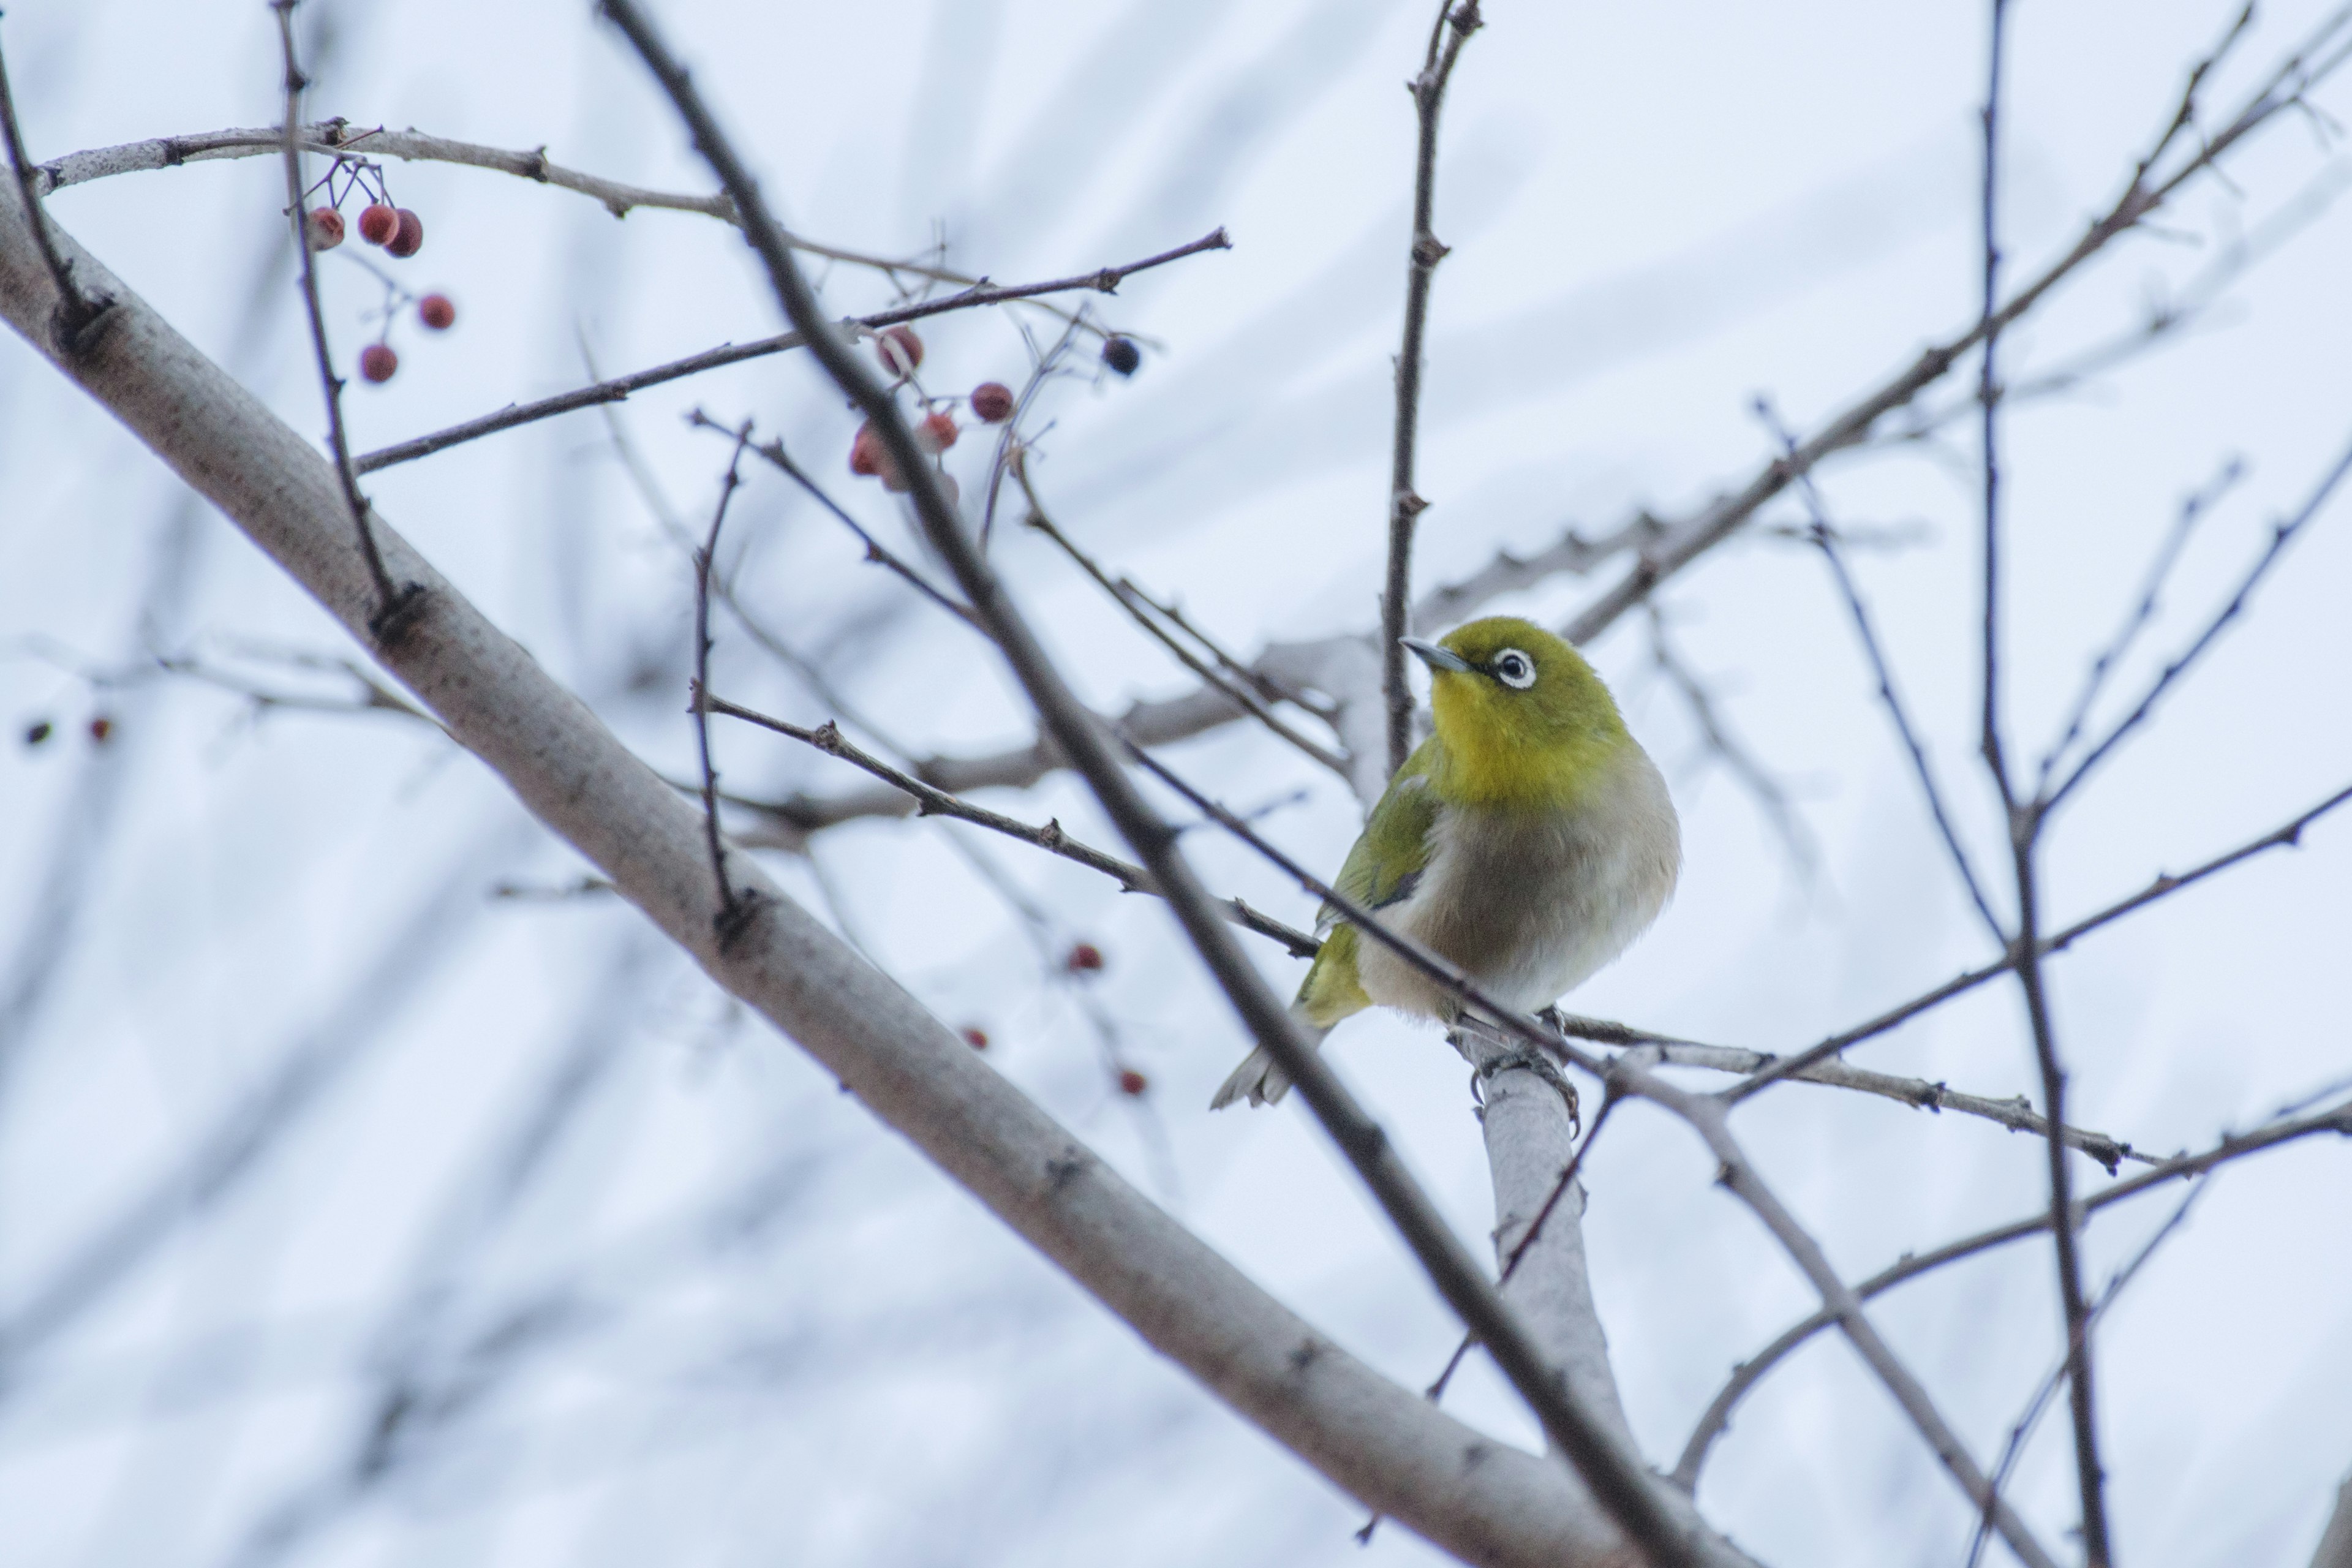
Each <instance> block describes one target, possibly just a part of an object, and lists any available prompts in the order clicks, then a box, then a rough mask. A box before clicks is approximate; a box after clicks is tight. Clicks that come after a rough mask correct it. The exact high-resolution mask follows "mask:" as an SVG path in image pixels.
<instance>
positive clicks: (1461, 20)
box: [1381, 0, 1485, 773]
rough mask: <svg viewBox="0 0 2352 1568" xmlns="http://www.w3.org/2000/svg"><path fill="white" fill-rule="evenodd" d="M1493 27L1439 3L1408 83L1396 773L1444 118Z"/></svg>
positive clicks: (1389, 686) (1441, 252) (1395, 463)
mask: <svg viewBox="0 0 2352 1568" xmlns="http://www.w3.org/2000/svg"><path fill="white" fill-rule="evenodd" d="M1484 25H1485V22H1484V18H1482V17H1481V16H1479V15H1478V0H1462V3H1461V5H1459V6H1456V5H1454V0H1438V5H1437V20H1436V22H1435V23H1434V24H1433V26H1431V28H1430V30H1429V50H1428V54H1427V56H1426V58H1423V61H1422V65H1421V74H1420V75H1418V76H1416V77H1414V78H1413V79H1412V80H1411V81H1410V82H1407V83H1406V84H1405V86H1406V88H1407V89H1408V90H1410V91H1411V92H1412V108H1413V115H1414V118H1415V119H1416V121H1418V122H1419V125H1420V136H1419V139H1418V141H1417V142H1415V146H1414V155H1413V175H1412V248H1411V250H1410V251H1409V252H1408V254H1407V257H1406V265H1405V275H1404V342H1403V345H1402V347H1401V348H1399V349H1398V351H1397V362H1396V433H1395V437H1394V438H1393V440H1392V442H1391V448H1390V458H1389V566H1388V581H1387V586H1386V587H1385V589H1384V590H1383V591H1382V593H1381V695H1382V697H1383V699H1384V700H1385V703H1386V707H1387V711H1388V737H1389V752H1388V766H1389V772H1390V773H1395V772H1396V771H1397V770H1398V769H1399V768H1401V767H1402V766H1404V759H1405V756H1406V754H1407V753H1408V752H1411V751H1412V687H1410V686H1408V685H1407V684H1406V683H1405V676H1404V642H1403V640H1402V639H1403V638H1404V637H1405V636H1406V635H1407V634H1408V633H1409V632H1411V631H1412V627H1411V626H1408V625H1406V623H1405V617H1406V615H1407V607H1408V605H1410V604H1411V602H1412V533H1413V525H1414V524H1415V522H1416V521H1419V519H1420V517H1421V514H1422V513H1423V511H1425V510H1428V508H1429V503H1428V502H1427V501H1425V500H1422V498H1421V495H1420V493H1419V492H1418V491H1417V490H1415V489H1413V477H1412V468H1413V457H1414V452H1415V449H1416V448H1417V447H1418V446H1419V445H1420V440H1421V360H1422V339H1423V336H1424V335H1425V334H1426V332H1427V331H1428V327H1429V285H1430V279H1431V277H1432V275H1433V274H1434V273H1435V272H1436V270H1437V264H1438V263H1439V262H1441V261H1443V260H1444V259H1445V252H1446V247H1445V246H1444V244H1443V243H1441V242H1440V241H1439V239H1438V237H1437V233H1436V230H1435V229H1434V227H1433V224H1434V223H1435V222H1436V207H1437V117H1438V113H1439V111H1440V110H1443V109H1444V106H1445V87H1446V84H1447V83H1448V82H1450V81H1452V80H1453V79H1454V61H1456V60H1458V59H1460V58H1462V46H1463V45H1464V44H1466V43H1468V42H1469V41H1470V35H1471V34H1473V33H1475V32H1476V31H1477V30H1478V29H1479V28H1480V27H1481V26H1484Z"/></svg>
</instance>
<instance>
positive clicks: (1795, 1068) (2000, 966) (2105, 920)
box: [1723, 784, 2352, 1105]
mask: <svg viewBox="0 0 2352 1568" xmlns="http://www.w3.org/2000/svg"><path fill="white" fill-rule="evenodd" d="M2347 800H2352V784H2347V786H2345V787H2344V788H2342V789H2340V790H2337V791H2336V793H2335V794H2334V795H2329V796H2328V797H2327V798H2326V800H2323V801H2321V802H2319V804H2317V805H2314V806H2312V807H2310V808H2309V809H2307V810H2305V811H2302V812H2299V813H2297V814H2296V815H2295V816H2292V817H2289V818H2288V819H2287V820H2286V821H2284V822H2283V823H2281V824H2280V825H2279V826H2276V827H2274V828H2272V829H2271V830H2270V831H2269V832H2267V833H2265V834H2263V836H2262V837H2259V838H2253V839H2249V840H2248V841H2247V842H2245V843H2243V844H2241V845H2240V846H2238V847H2236V848H2235V849H2231V850H2229V851H2227V852H2225V853H2223V854H2221V855H2217V856H2215V857H2214V858H2212V859H2210V860H2208V861H2206V862H2205V863H2204V864H2202V865H2200V866H2198V867H2195V868H2192V869H2190V870H2188V871H2184V872H2181V873H2180V874H2179V875H2178V876H2175V875H2173V874H2172V873H2170V872H2164V873H2162V874H2160V875H2158V877H2157V878H2156V879H2155V880H2153V881H2151V882H2150V883H2148V885H2147V887H2145V888H2142V889H2140V890H2139V891H2138V892H2137V893H2134V894H2132V895H2131V896H2130V897H2129V898H2126V899H2120V900H2116V902H2115V903H2112V904H2109V905H2108V906H2107V907H2106V908H2105V909H2103V910H2099V911H2098V912H2097V913H2096V914H2092V915H2086V916H2084V918H2083V919H2082V920H2079V921H2075V922H2074V924H2073V925H2070V926H2068V927H2067V928H2066V929H2065V930H2063V931H2060V932H2058V933H2057V934H2056V935H2055V936H2053V937H2049V938H2047V939H2045V940H2044V941H2043V942H2041V943H2040V949H2041V951H2042V952H2044V953H2052V952H2064V951H2065V950H2066V949H2067V948H2068V947H2069V946H2070V945H2072V944H2073V943H2074V941H2075V940H2076V939H2077V938H2079V937H2084V936H2087V935H2089V934H2090V933H2091V932H2092V931H2096V930H2098V929H2099V928H2100V927H2101V926H2104V925H2107V924H2110V923H2112V922H2113V921H2118V920H2121V919H2122V918H2123V917H2124V916H2126V915H2127V914H2130V913H2132V912H2133V911H2134V910H2141V909H2145V908H2146V907H2147V906H2148V905H2149V904H2152V903H2154V902H2156V901H2157V900H2158V899H2163V898H2168V897H2170V896H2171V895H2172V894H2174V893H2177V892H2179V891H2180V890H2181V889H2184V888H2189V887H2193V886H2195V885H2196V884H2197V883H2199V882H2201V881H2203V880H2205V879H2207V878H2209V877H2212V876H2215V875H2218V874H2219V873H2221V872H2222V871H2226V870H2228V869H2229V868H2231V867H2232V866H2235V865H2237V864H2238V863H2239V862H2240V861H2242V860H2248V859H2251V858H2253V857H2254V856H2256V855H2259V854H2261V853H2263V851H2264V850H2266V849H2275V848H2278V847H2282V846H2284V847H2289V848H2293V847H2296V846H2299V845H2300V844H2301V843H2302V841H2303V830H2304V829H2305V828H2306V827H2308V826H2311V825H2312V824H2313V823H2315V822H2316V821H2318V820H2319V819H2320V818H2321V817H2323V816H2326V815H2327V814H2328V813H2329V812H2332V811H2334V810H2335V809H2336V807H2337V806H2339V805H2343V804H2344V803H2345V802H2346V801H2347ZM2014 965H2015V960H2014V958H2013V957H2011V958H2004V959H2002V960H2001V961H2000V962H1999V963H1989V964H1986V965H1985V966H1984V967H1983V968H1981V969H1971V970H1969V971H1968V972H1967V973H1962V974H1958V975H1955V976H1954V977H1953V978H1951V979H1949V980H1948V981H1946V982H1944V984H1941V985H1938V986H1937V987H1936V988H1935V989H1934V990H1932V991H1928V992H1925V993H1923V994H1920V995H1917V996H1915V997H1913V998H1912V999H1911V1000H1910V1001H1908V1002H1906V1003H1904V1004H1902V1005H1900V1006H1897V1007H1892V1008H1889V1009H1888V1010H1887V1011H1886V1012H1884V1013H1881V1014H1880V1015H1879V1016H1877V1017H1875V1018H1873V1019H1871V1020H1870V1021H1869V1022H1868V1023H1865V1024H1858V1025H1856V1026H1854V1027H1853V1028H1851V1029H1847V1030H1845V1031H1843V1032H1842V1033H1839V1034H1835V1035H1832V1036H1831V1037H1829V1038H1827V1039H1825V1040H1822V1042H1821V1043H1820V1044H1818V1045H1813V1046H1808V1047H1806V1048H1805V1049H1803V1050H1801V1051H1799V1052H1797V1053H1796V1054H1795V1055H1793V1056H1788V1057H1783V1058H1780V1060H1778V1061H1775V1062H1773V1063H1772V1064H1771V1065H1770V1066H1769V1067H1766V1068H1762V1069H1760V1070H1759V1071H1758V1072H1756V1073H1755V1074H1754V1075H1753V1076H1751V1077H1749V1078H1748V1079H1743V1080H1742V1081H1741V1082H1739V1083H1738V1084H1735V1085H1734V1086H1733V1087H1731V1088H1730V1089H1725V1090H1724V1091H1723V1095H1724V1098H1725V1099H1726V1100H1727V1101H1729V1102H1730V1103H1732V1104H1735V1105H1736V1104H1738V1102H1739V1101H1740V1100H1745V1099H1747V1098H1748V1096H1749V1095H1751V1094H1754V1093H1755V1092H1756V1091H1757V1090H1758V1089H1764V1088H1767V1087H1769V1086H1770V1085H1771V1084H1774V1083H1777V1082H1779V1081H1780V1079H1784V1078H1795V1077H1797V1076H1799V1075H1801V1074H1802V1073H1804V1072H1806V1071H1807V1070H1809V1069H1810V1068H1813V1067H1814V1066H1816V1065H1818V1064H1819V1063H1821V1062H1823V1061H1826V1060H1827V1059H1828V1058H1832V1057H1833V1056H1836V1055H1837V1054H1838V1053H1839V1052H1840V1051H1843V1050H1844V1049H1845V1048H1846V1047H1849V1046H1853V1045H1857V1044H1859V1043H1860V1042H1862V1041H1864V1040H1866V1039H1869V1038H1871V1037H1873V1036H1875V1035H1883V1034H1885V1032H1886V1031H1887V1030H1889V1029H1892V1028H1894V1027H1895V1026H1896V1025H1898V1024H1902V1023H1905V1022H1907V1021H1908V1020H1910V1019H1912V1018H1916V1017H1917V1016H1919V1015H1920V1014H1922V1013H1925V1012H1927V1010H1928V1009H1929V1008H1931V1007H1935V1006H1937V1005H1941V1004H1943V1003H1945V1002H1948V1001H1950V1000H1951V999H1952V998H1953V997H1955V996H1958V994H1961V993H1962V992H1964V991H1973V990H1975V989H1976V988H1977V987H1978V986H1979V985H1981V984H1984V983H1985V982H1986V981H1988V980H1991V979H1995V978H1997V977H1998V976H2000V975H2003V974H2006V973H2009V972H2010V970H2011V968H2012V967H2014Z"/></svg>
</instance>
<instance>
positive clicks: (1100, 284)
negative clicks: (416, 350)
mask: <svg viewBox="0 0 2352 1568" xmlns="http://www.w3.org/2000/svg"><path fill="white" fill-rule="evenodd" d="M1232 246H1233V242H1232V241H1231V240H1229V239H1227V238H1226V237H1225V231H1224V230H1223V229H1222V228H1220V229H1218V230H1217V231H1216V232H1215V233H1213V234H1209V235H1204V236H1202V237H1201V238H1199V239H1196V240H1194V241H1192V244H1190V245H1181V246H1178V247H1176V248H1175V249H1173V250H1165V251H1162V252H1160V254H1159V255H1157V256H1151V257H1147V258H1144V259H1143V260H1141V261H1131V262H1129V263H1128V264H1127V265H1126V266H1124V267H1104V268H1097V270H1095V271H1093V272H1087V273H1081V274H1079V275H1078V276H1077V277H1075V278H1057V279H1053V280H1052V281H1050V282H1045V283H1023V284H1018V285H1011V286H1006V287H1003V288H999V287H998V286H996V285H995V284H992V283H989V282H987V281H986V280H985V279H982V281H981V282H979V283H976V284H974V285H973V286H972V287H971V288H969V289H964V290H963V291H962V292H961V293H956V294H948V295H942V296H941V297H940V298H939V299H936V300H921V301H919V302H918V303H916V304H912V305H900V306H898V307H896V308H894V309H891V310H877V311H875V312H874V313H872V314H871V315H866V316H856V317H853V318H850V319H848V320H845V321H843V322H842V323H841V324H840V326H839V327H838V328H837V329H836V330H837V331H845V332H853V333H854V332H856V331H860V330H863V331H877V330H879V329H880V328H883V327H890V326H896V325H898V324H899V323H900V322H903V321H921V320H922V319H923V318H925V317H927V316H937V315H941V314H944V313H945V312H947V311H950V310H972V309H975V308H977V307H979V306H982V305H1002V304H1007V303H1010V302H1012V301H1014V300H1027V299H1033V298H1034V297H1036V296H1037V295H1040V294H1056V293H1063V292H1066V291H1068V290H1071V289H1099V290H1100V291H1101V292H1103V293H1106V294H1108V293H1111V292H1114V291H1115V290H1116V289H1117V288H1118V284H1119V282H1120V280H1122V279H1126V278H1129V277H1130V276H1132V275H1133V274H1135V273H1138V272H1143V271H1148V270H1150V268H1154V267H1161V266H1165V265H1166V264H1167V263H1169V262H1171V261H1176V260H1180V259H1181V258H1184V257H1187V256H1197V255H1199V254H1200V253H1201V252H1202V251H1204V250H1228V249H1231V248H1232ZM1106 279H1108V281H1106ZM807 346H808V339H807V338H805V337H804V336H803V335H802V334H801V333H799V332H778V333H777V334H776V335H775V336H773V337H769V338H761V339H758V340H757V341H755V342H748V343H722V344H720V345H719V347H717V348H712V349H705V350H703V351H702V353H698V354H688V356H687V357H686V358H684V359H679V360H672V361H670V362H669V363H667V364H657V365H654V366H652V367H651V368H649V369H646V370H640V371H634V372H632V373H631V374H627V375H621V376H614V378H612V379H611V380H609V381H598V382H595V383H593V384H590V385H587V386H581V387H574V388H573V389H572V391H570V392H559V393H557V394H555V395H553V396H551V397H541V398H538V399H536V400H534V401H532V402H530V403H510V404H509V405H507V406H506V407H504V408H501V409H499V410H498V411H497V412H496V413H493V414H485V415H482V416H479V417H478V418H474V419H468V420H467V421H466V422H465V423H463V424H461V425H452V426H449V427H447V428H446V429H444V430H436V431H434V432H432V433H431V434H429V435H425V436H418V437H414V438H413V439H410V440H406V441H402V442H398V443H396V444H394V445H393V446H390V447H379V448H377V449H376V450H375V451H373V452H369V453H367V454H365V455H363V456H362V458H360V459H359V462H358V465H357V466H358V469H359V471H360V472H361V473H363V474H370V473H373V472H374V471H375V470H376V469H378V468H391V467H392V466H393V465H394V464H396V463H413V462H415V460H416V459H417V458H429V457H431V456H433V455H434V454H435V453H436V452H446V451H447V450H448V449H449V448H450V447H457V446H463V445H464V444H465V443H466V442H467V441H478V440H479V439H481V438H482V437H485V436H495V435H497V434H499V432H500V431H502V430H512V429H515V428H517V427H518V426H524V425H530V424H534V423H536V422H537V421H539V420H541V419H551V418H553V417H554V416H556V415H559V414H570V413H572V412H574V411H576V410H578V409H582V408H593V407H595V406H597V405H600V404H608V403H619V402H622V401H624V400H625V399H626V398H627V397H628V395H630V394H631V393H633V392H642V391H644V390H645V389H646V387H648V386H659V385H660V384H662V383H664V382H667V381H678V380H682V379H683V378H685V377H687V376H689V375H700V374H702V373H703V372H705V371H711V370H719V369H721V368H723V367H724V366H727V365H730V364H740V363H743V362H744V361H745V360H752V359H761V358H764V357H765V356H767V355H769V354H777V353H784V352H786V351H787V350H790V349H797V348H805V347H807Z"/></svg>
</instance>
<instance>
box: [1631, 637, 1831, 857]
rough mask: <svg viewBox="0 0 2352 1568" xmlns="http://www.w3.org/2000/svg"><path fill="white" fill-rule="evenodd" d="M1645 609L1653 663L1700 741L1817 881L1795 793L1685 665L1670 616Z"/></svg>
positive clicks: (1815, 850) (1816, 849)
mask: <svg viewBox="0 0 2352 1568" xmlns="http://www.w3.org/2000/svg"><path fill="white" fill-rule="evenodd" d="M1643 608H1644V609H1646V610H1647V611H1648V612H1649V623H1650V661H1651V662H1652V663H1653V664H1654V665H1656V666H1657V668H1658V671H1659V673H1660V674H1662V675H1664V677H1665V678H1666V680H1667V682H1668V683H1669V684H1671V685H1672V686H1673V687H1674V689H1675V690H1676V691H1678V692H1680V693H1681V694H1682V699H1683V701H1684V703H1685V706H1687V707H1688V708H1689V709H1690V712H1691V721H1692V722H1693V723H1695V724H1696V725H1697V726H1698V732H1699V735H1700V738H1701V739H1702V740H1704V741H1705V742H1706V749H1707V750H1708V751H1709V752H1713V753H1714V754H1715V755H1716V756H1717V758H1719V759H1721V761H1722V763H1723V765H1724V766H1725V767H1727V768H1729V769H1730V770H1731V774H1732V777H1734V778H1736V779H1738V781H1739V782H1740V783H1741V784H1744V785H1746V786H1747V788H1748V794H1750V795H1754V796H1755V797H1756V803H1757V805H1759V806H1761V807H1763V810H1764V819H1765V820H1766V821H1767V822H1769V823H1770V824H1771V825H1772V831H1773V832H1774V833H1775V834H1777V835H1779V837H1780V843H1781V846H1782V847H1784V848H1786V849H1787V850H1788V852H1789V858H1790V860H1791V861H1792V862H1794V863H1795V866H1796V868H1797V874H1798V876H1799V878H1800V879H1802V880H1806V881H1810V880H1811V879H1812V877H1813V874H1814V873H1815V871H1816V870H1818V869H1819V868H1820V861H1821V853H1820V849H1819V847H1817V846H1816V845H1815V844H1814V843H1813V836H1812V835H1811V833H1810V832H1808V831H1807V830H1806V828H1805V824H1804V821H1803V819H1802V818H1801V817H1799V816H1798V815H1797V810H1796V807H1795V806H1794V805H1791V804H1790V800H1789V792H1788V791H1787V790H1786V789H1784V788H1782V787H1781V785H1780V780H1778V779H1776V778H1774V777H1773V776H1772V773H1771V770H1769V768H1767V767H1765V765H1764V763H1762V761H1761V760H1760V759H1759V758H1758V757H1757V756H1756V754H1755V753H1754V752H1750V751H1749V750H1748V747H1747V746H1746V744H1745V743H1743V742H1741V741H1740V739H1739V737H1738V736H1737V735H1735V734H1733V733H1732V732H1731V726H1730V725H1729V724H1728V723H1727V722H1726V721H1725V720H1724V718H1723V716H1722V715H1721V714H1719V713H1717V711H1716V707H1715V699H1714V697H1713V696H1712V695H1711V694H1710V693H1709V692H1708V691H1707V689H1706V683H1705V682H1704V681H1702V680H1700V679H1699V678H1698V675H1697V674H1696V671H1694V670H1693V669H1692V668H1690V666H1689V665H1688V664H1686V663H1685V661H1684V659H1683V657H1682V655H1681V654H1680V653H1678V652H1677V651H1676V650H1675V646H1674V642H1673V639H1672V638H1671V637H1668V636H1667V635H1666V617H1665V613H1664V611H1663V610H1661V609H1660V608H1659V607H1658V602H1657V601H1656V600H1655V599H1652V600H1651V601H1650V602H1649V603H1648V604H1647V605H1643Z"/></svg>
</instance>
